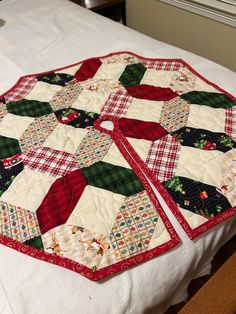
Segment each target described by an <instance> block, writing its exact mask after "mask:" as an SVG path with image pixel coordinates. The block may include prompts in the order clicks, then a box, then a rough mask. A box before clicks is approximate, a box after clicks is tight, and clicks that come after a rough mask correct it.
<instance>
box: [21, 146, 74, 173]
mask: <svg viewBox="0 0 236 314" xmlns="http://www.w3.org/2000/svg"><path fill="white" fill-rule="evenodd" d="M21 158H22V160H23V162H24V166H25V168H29V169H31V170H37V171H39V172H42V173H48V174H49V175H51V176H55V177H57V176H60V177H61V176H64V175H66V174H67V173H70V172H72V171H74V170H76V169H78V164H77V162H76V159H75V156H74V155H73V154H69V153H66V152H62V151H59V150H55V149H52V148H49V147H39V148H37V149H35V150H30V151H28V152H26V153H24V154H22V155H21Z"/></svg>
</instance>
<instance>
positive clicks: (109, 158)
mask: <svg viewBox="0 0 236 314" xmlns="http://www.w3.org/2000/svg"><path fill="white" fill-rule="evenodd" d="M102 161H104V162H107V163H110V164H113V165H116V166H121V167H125V168H129V169H131V167H130V165H129V164H128V162H127V161H126V159H125V158H124V157H123V155H122V154H121V152H120V150H119V148H118V147H117V146H116V144H115V143H113V144H112V145H111V147H110V149H109V151H108V152H107V154H106V155H105V157H104V158H103V159H102Z"/></svg>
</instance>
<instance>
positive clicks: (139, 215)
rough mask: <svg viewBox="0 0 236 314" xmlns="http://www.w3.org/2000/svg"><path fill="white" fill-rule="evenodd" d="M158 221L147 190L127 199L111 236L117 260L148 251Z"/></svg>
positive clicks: (118, 214) (117, 217)
mask: <svg viewBox="0 0 236 314" xmlns="http://www.w3.org/2000/svg"><path fill="white" fill-rule="evenodd" d="M157 221H158V213H157V211H156V209H155V207H154V205H153V203H152V202H151V200H150V198H149V196H148V194H147V192H146V191H145V190H144V191H141V192H139V193H137V194H134V195H132V196H130V197H127V198H126V199H125V202H124V204H123V205H122V206H121V207H120V210H119V212H118V213H117V216H116V221H115V223H114V225H113V227H112V230H111V233H110V235H109V238H110V241H111V242H112V247H113V249H114V251H115V255H116V258H117V259H118V260H122V259H123V258H127V257H131V256H134V255H137V254H139V253H140V252H143V251H145V250H147V249H148V246H149V243H150V240H151V238H152V235H153V233H154V230H155V226H156V223H157Z"/></svg>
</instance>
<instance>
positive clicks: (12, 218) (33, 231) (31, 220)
mask: <svg viewBox="0 0 236 314" xmlns="http://www.w3.org/2000/svg"><path fill="white" fill-rule="evenodd" d="M0 233H1V234H3V235H5V236H7V237H10V238H12V239H14V240H17V241H20V242H24V241H26V240H29V239H31V238H33V237H35V236H38V235H40V231H39V226H38V221H37V217H36V215H35V213H33V212H30V211H28V210H25V209H23V208H20V207H16V206H13V205H11V204H8V203H6V202H0Z"/></svg>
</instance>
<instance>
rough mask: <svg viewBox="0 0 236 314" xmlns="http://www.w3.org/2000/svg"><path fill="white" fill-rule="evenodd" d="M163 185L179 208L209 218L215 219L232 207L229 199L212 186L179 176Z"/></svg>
mask: <svg viewBox="0 0 236 314" xmlns="http://www.w3.org/2000/svg"><path fill="white" fill-rule="evenodd" d="M162 184H163V185H164V187H165V188H166V189H167V191H168V192H169V194H170V195H171V196H172V198H173V200H174V201H175V203H176V204H177V205H178V206H180V207H181V208H183V209H187V210H189V211H191V212H193V213H195V214H198V215H202V216H205V217H207V218H213V217H215V216H217V215H219V214H221V213H222V212H224V211H225V210H227V209H229V208H231V207H232V206H231V204H230V202H229V201H228V199H227V198H226V197H225V196H224V195H223V194H222V193H220V192H219V191H218V190H217V188H216V187H215V186H212V185H208V184H205V183H202V182H199V181H194V180H192V179H189V178H185V177H178V176H175V177H173V178H171V179H169V180H167V181H165V182H163V183H162Z"/></svg>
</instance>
